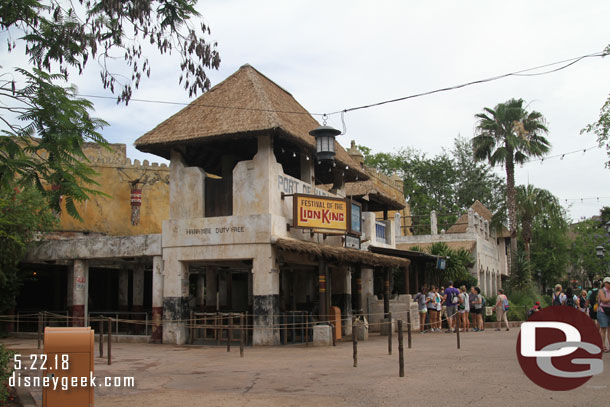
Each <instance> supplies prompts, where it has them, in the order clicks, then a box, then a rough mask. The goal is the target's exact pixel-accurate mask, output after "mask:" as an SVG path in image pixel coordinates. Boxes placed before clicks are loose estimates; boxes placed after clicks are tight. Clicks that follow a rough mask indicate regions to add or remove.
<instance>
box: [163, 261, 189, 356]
mask: <svg viewBox="0 0 610 407" xmlns="http://www.w3.org/2000/svg"><path fill="white" fill-rule="evenodd" d="M166 252H167V253H168V254H166ZM163 254H164V257H163V260H164V265H165V269H164V271H163V274H164V277H165V278H164V279H163V319H164V320H165V324H164V325H163V343H173V344H176V345H184V344H185V343H186V341H187V339H188V330H187V328H186V327H185V326H184V323H183V322H182V321H184V320H186V319H188V318H189V317H190V308H189V304H188V295H189V280H188V266H187V265H186V264H185V263H183V262H181V261H179V260H176V259H174V258H172V256H171V254H172V253H171V252H170V251H169V250H164V252H163ZM173 321H176V322H173Z"/></svg>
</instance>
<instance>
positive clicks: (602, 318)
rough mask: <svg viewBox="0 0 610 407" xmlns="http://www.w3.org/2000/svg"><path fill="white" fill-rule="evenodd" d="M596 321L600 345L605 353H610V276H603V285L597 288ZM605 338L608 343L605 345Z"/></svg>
mask: <svg viewBox="0 0 610 407" xmlns="http://www.w3.org/2000/svg"><path fill="white" fill-rule="evenodd" d="M597 301H598V303H599V307H598V308H597V321H598V322H599V333H600V335H601V336H602V345H603V347H604V352H605V353H610V277H606V278H604V287H603V288H602V289H601V290H599V297H598V299H597ZM606 339H607V342H608V345H606Z"/></svg>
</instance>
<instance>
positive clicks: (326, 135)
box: [309, 126, 341, 161]
mask: <svg viewBox="0 0 610 407" xmlns="http://www.w3.org/2000/svg"><path fill="white" fill-rule="evenodd" d="M309 134H311V135H312V136H314V137H315V138H316V158H317V159H318V160H319V161H333V160H334V159H335V137H336V136H338V135H339V134H341V131H339V130H337V129H335V128H333V127H330V126H320V127H318V128H317V129H315V130H312V131H310V132H309Z"/></svg>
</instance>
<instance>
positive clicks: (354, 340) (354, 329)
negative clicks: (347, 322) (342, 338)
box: [352, 323, 358, 367]
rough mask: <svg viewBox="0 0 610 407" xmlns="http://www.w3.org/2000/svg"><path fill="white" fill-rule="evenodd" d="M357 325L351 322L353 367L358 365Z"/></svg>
mask: <svg viewBox="0 0 610 407" xmlns="http://www.w3.org/2000/svg"><path fill="white" fill-rule="evenodd" d="M357 330H358V327H357V326H356V324H354V323H352V346H353V348H354V352H353V353H354V367H358V334H357Z"/></svg>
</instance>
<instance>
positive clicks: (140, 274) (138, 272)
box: [131, 263, 144, 319]
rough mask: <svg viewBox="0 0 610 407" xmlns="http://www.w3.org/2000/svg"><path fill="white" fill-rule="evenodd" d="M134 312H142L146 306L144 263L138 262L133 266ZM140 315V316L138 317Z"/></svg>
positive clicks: (132, 308)
mask: <svg viewBox="0 0 610 407" xmlns="http://www.w3.org/2000/svg"><path fill="white" fill-rule="evenodd" d="M132 290H133V292H132V297H131V298H132V305H131V311H132V312H142V309H143V307H144V264H141V263H138V264H136V265H135V267H134V268H133V287H132ZM139 318H140V316H138V319H139Z"/></svg>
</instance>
